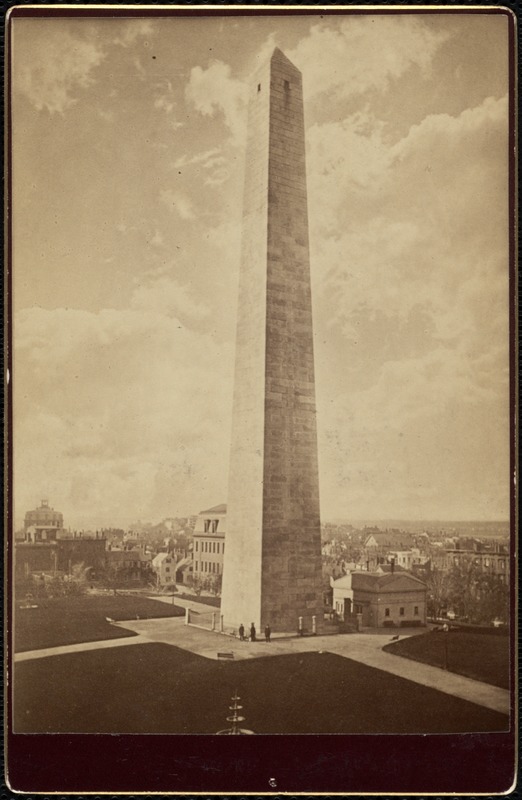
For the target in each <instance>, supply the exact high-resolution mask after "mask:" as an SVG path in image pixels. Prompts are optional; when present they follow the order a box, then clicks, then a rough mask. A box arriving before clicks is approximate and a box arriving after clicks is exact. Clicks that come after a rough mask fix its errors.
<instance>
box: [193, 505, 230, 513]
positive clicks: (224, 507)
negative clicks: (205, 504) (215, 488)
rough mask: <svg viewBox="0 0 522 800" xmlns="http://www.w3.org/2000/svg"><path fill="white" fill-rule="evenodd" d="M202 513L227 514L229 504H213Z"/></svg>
mask: <svg viewBox="0 0 522 800" xmlns="http://www.w3.org/2000/svg"><path fill="white" fill-rule="evenodd" d="M199 513H200V514H226V513H227V504H226V503H221V504H220V505H219V506H213V507H212V508H206V509H205V510H204V511H200V512H199Z"/></svg>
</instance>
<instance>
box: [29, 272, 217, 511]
mask: <svg viewBox="0 0 522 800" xmlns="http://www.w3.org/2000/svg"><path fill="white" fill-rule="evenodd" d="M206 313H207V310H206V308H205V307H204V306H203V305H202V304H201V303H199V302H197V301H195V300H193V299H192V297H191V296H190V294H189V292H188V290H187V288H186V287H183V286H181V285H179V284H177V283H175V282H172V281H168V280H166V279H165V278H161V279H160V280H158V281H157V282H156V283H151V284H149V285H148V286H147V287H138V288H137V289H136V291H135V293H134V296H133V300H132V305H131V307H130V308H126V309H104V310H102V311H100V312H98V313H93V312H87V311H80V310H74V309H69V310H65V309H55V310H52V311H51V310H44V309H39V308H34V309H25V310H24V311H22V312H20V313H19V314H18V315H17V317H16V320H15V328H16V354H15V361H16V369H15V373H16V377H15V381H14V391H15V393H16V401H15V403H16V409H17V413H16V421H15V453H16V471H17V481H16V485H15V492H16V513H17V515H20V514H23V512H25V510H26V509H27V508H31V507H32V506H33V505H34V503H35V500H36V499H37V498H34V493H35V492H36V494H37V496H39V494H40V492H41V491H43V490H45V491H46V492H48V493H49V495H50V499H51V500H52V502H53V505H54V506H55V507H56V508H60V510H62V511H63V512H64V513H65V516H66V520H65V521H66V524H70V525H73V526H76V525H78V524H83V520H85V521H86V522H85V524H90V525H97V526H100V525H103V524H128V523H129V522H130V521H131V519H132V518H134V517H135V515H136V514H137V513H142V514H143V516H145V517H146V518H149V519H150V518H152V519H160V518H161V517H162V516H165V515H167V514H171V513H175V512H178V511H179V513H190V512H193V511H197V510H198V509H199V507H200V505H202V506H204V505H205V502H207V501H208V502H210V503H211V502H213V500H214V497H215V496H214V494H211V495H207V492H209V487H212V491H217V492H218V493H219V495H220V496H219V497H218V498H217V499H218V500H223V499H226V479H227V476H226V469H225V470H224V469H223V464H224V463H227V462H228V446H229V445H228V442H229V435H230V411H231V393H230V389H231V379H232V370H233V364H232V352H231V348H230V347H229V346H228V345H222V344H218V343H217V342H216V341H215V340H214V339H213V338H211V337H210V336H208V335H207V334H204V333H198V332H196V331H194V330H190V329H189V328H187V327H186V325H184V324H183V320H184V319H185V320H189V321H193V320H196V321H197V320H199V319H202V318H203V317H204V316H205V314H206ZM176 315H177V316H176ZM216 364H219V374H220V376H221V380H217V381H216V380H215V375H216V371H215V365H216ZM205 498H206V499H205Z"/></svg>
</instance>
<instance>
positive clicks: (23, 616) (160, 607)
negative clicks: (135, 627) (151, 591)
mask: <svg viewBox="0 0 522 800" xmlns="http://www.w3.org/2000/svg"><path fill="white" fill-rule="evenodd" d="M34 604H35V605H36V606H37V608H20V603H17V604H16V606H15V612H14V616H15V624H14V634H15V636H14V640H15V652H16V653H21V652H25V651H27V650H39V649H40V648H44V647H58V646H59V645H64V644H78V643H79V642H96V641H98V640H101V639H121V638H122V637H125V636H135V635H136V634H135V633H133V632H132V631H127V630H124V629H122V628H118V627H115V626H114V625H111V624H110V622H108V621H107V617H109V618H110V619H113V620H115V621H121V620H126V619H136V618H137V617H139V618H140V619H151V618H153V617H179V616H183V614H184V613H185V610H184V609H183V608H178V607H177V606H174V605H170V604H167V603H161V602H159V601H157V600H149V599H148V598H147V597H139V596H134V595H80V596H78V597H53V598H43V599H37V600H35V601H34Z"/></svg>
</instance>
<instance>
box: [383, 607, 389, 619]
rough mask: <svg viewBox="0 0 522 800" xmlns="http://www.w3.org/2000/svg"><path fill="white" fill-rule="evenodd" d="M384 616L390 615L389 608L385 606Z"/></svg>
mask: <svg viewBox="0 0 522 800" xmlns="http://www.w3.org/2000/svg"><path fill="white" fill-rule="evenodd" d="M384 616H385V617H389V616H390V609H389V608H385V609H384Z"/></svg>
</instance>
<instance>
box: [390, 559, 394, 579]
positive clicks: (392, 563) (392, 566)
mask: <svg viewBox="0 0 522 800" xmlns="http://www.w3.org/2000/svg"><path fill="white" fill-rule="evenodd" d="M390 566H391V574H392V575H393V573H394V572H395V559H394V558H392V559H391V561H390Z"/></svg>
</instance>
